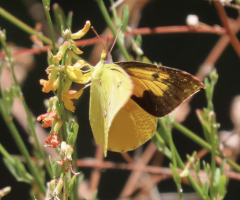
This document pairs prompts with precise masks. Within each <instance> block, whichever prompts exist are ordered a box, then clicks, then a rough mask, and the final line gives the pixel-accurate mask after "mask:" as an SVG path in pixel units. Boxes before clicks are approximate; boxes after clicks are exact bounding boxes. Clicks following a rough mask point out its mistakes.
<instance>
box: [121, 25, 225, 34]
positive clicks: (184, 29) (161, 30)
mask: <svg viewBox="0 0 240 200" xmlns="http://www.w3.org/2000/svg"><path fill="white" fill-rule="evenodd" d="M166 33H212V34H217V35H223V34H225V33H226V30H225V29H224V28H222V27H219V26H213V27H211V26H199V27H197V28H196V29H194V30H193V29H191V28H189V27H188V26H164V27H156V28H138V29H135V30H132V31H129V32H126V34H125V35H126V36H127V35H128V34H134V35H138V34H140V35H149V34H166Z"/></svg>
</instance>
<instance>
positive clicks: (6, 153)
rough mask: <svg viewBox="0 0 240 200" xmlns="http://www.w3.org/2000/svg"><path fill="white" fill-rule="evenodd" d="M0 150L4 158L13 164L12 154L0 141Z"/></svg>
mask: <svg viewBox="0 0 240 200" xmlns="http://www.w3.org/2000/svg"><path fill="white" fill-rule="evenodd" d="M0 152H1V153H2V155H3V156H4V157H5V158H7V160H9V161H10V162H11V163H12V164H14V160H13V158H12V156H11V155H10V154H9V153H8V152H7V150H6V149H5V148H4V147H3V146H2V144H1V143H0Z"/></svg>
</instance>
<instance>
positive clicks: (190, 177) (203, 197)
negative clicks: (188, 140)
mask: <svg viewBox="0 0 240 200" xmlns="http://www.w3.org/2000/svg"><path fill="white" fill-rule="evenodd" d="M174 148H175V149H174V151H175V155H176V158H177V162H178V165H179V166H180V167H181V168H182V169H183V170H184V169H185V165H184V162H183V161H182V159H181V157H180V156H179V154H178V152H177V149H176V147H174ZM187 178H188V180H189V182H190V183H191V185H192V186H193V188H194V189H195V191H196V192H197V193H198V194H199V196H200V197H201V198H202V199H204V200H210V198H209V197H208V196H205V195H204V194H203V191H202V190H201V188H200V187H199V186H198V184H197V183H196V181H195V180H194V178H193V177H192V176H191V175H190V174H189V175H188V176H187Z"/></svg>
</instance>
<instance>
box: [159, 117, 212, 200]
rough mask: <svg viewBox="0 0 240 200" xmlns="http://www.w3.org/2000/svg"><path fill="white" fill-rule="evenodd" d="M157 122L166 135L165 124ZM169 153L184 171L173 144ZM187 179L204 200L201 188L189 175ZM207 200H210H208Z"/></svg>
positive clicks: (160, 121)
mask: <svg viewBox="0 0 240 200" xmlns="http://www.w3.org/2000/svg"><path fill="white" fill-rule="evenodd" d="M158 121H159V123H160V126H161V127H162V128H163V130H164V132H165V133H166V134H168V132H167V131H168V130H167V127H166V125H165V123H164V122H163V119H161V118H159V120H158ZM173 123H175V122H173ZM171 151H172V154H174V155H175V157H176V160H177V163H178V165H179V166H180V167H181V168H182V169H183V170H184V169H185V165H184V163H183V161H182V159H181V157H180V156H179V154H178V152H177V149H176V147H175V145H174V144H172V149H171ZM187 178H188V180H189V182H190V183H191V185H192V186H193V188H194V189H195V191H196V192H197V193H198V194H199V196H200V197H201V198H202V199H206V198H205V195H204V194H203V192H202V190H201V188H200V187H199V186H198V184H197V183H196V182H195V180H194V179H193V177H192V176H191V175H190V174H189V175H188V176H187ZM209 200H210V199H209Z"/></svg>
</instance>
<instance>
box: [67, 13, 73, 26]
mask: <svg viewBox="0 0 240 200" xmlns="http://www.w3.org/2000/svg"><path fill="white" fill-rule="evenodd" d="M72 16H73V12H72V11H70V12H69V13H68V16H67V21H66V25H67V28H70V29H72Z"/></svg>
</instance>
